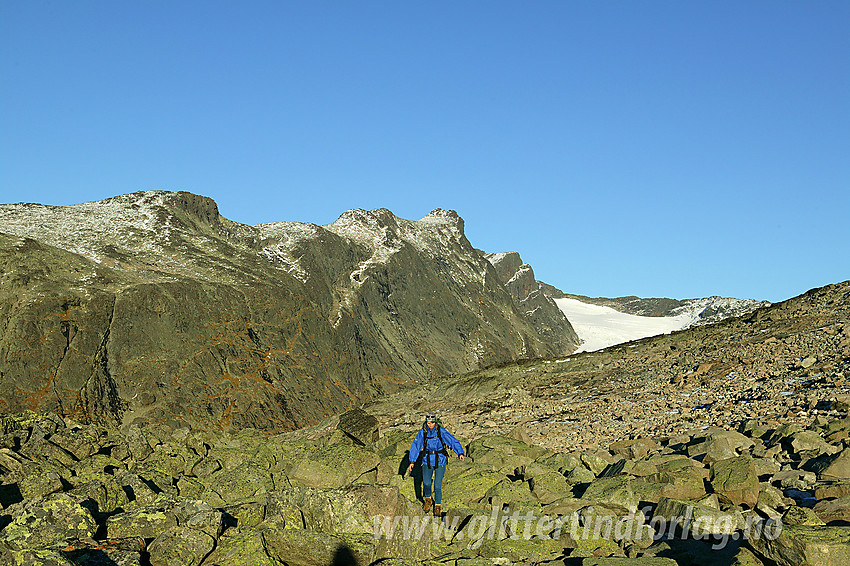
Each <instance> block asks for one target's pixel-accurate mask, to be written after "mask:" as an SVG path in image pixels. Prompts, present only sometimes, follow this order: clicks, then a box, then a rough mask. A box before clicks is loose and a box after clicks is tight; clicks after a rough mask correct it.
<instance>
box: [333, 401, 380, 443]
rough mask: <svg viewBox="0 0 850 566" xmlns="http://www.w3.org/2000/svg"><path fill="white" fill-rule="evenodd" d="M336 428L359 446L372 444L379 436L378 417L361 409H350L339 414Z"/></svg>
mask: <svg viewBox="0 0 850 566" xmlns="http://www.w3.org/2000/svg"><path fill="white" fill-rule="evenodd" d="M337 428H338V429H339V430H341V431H343V432H344V433H345V434H347V435H348V436H350V437H351V438H352V439H354V440H355V441H356V442H357V443H358V444H360V445H361V446H365V445H367V444H373V443H374V442H376V441H377V440H378V437H379V436H380V429H379V427H378V419H376V418H375V417H374V416H373V415H370V414H369V413H367V412H366V411H364V410H363V409H352V410H350V411H346V412H344V413H343V414H341V415H340V416H339V423H338V424H337Z"/></svg>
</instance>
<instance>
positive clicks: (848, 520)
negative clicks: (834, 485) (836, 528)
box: [814, 495, 850, 525]
mask: <svg viewBox="0 0 850 566" xmlns="http://www.w3.org/2000/svg"><path fill="white" fill-rule="evenodd" d="M814 512H815V513H816V514H817V516H818V517H820V518H821V519H822V520H823V521H824V522H825V523H826V524H828V525H850V495H845V496H844V497H839V498H838V499H828V500H824V501H818V502H817V504H816V505H815V507H814Z"/></svg>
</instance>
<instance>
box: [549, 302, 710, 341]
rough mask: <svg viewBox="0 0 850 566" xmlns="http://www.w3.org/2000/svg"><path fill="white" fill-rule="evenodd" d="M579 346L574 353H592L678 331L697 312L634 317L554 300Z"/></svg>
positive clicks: (581, 304)
mask: <svg viewBox="0 0 850 566" xmlns="http://www.w3.org/2000/svg"><path fill="white" fill-rule="evenodd" d="M555 304H557V305H558V308H560V309H561V312H563V313H564V315H565V316H566V317H567V320H569V321H570V323H571V324H572V325H573V328H574V329H575V331H576V334H578V337H579V339H581V341H582V343H581V345H580V346H579V349H578V350H577V351H578V352H595V351H596V350H602V349H605V348H607V347H609V346H614V345H615V344H622V343H624V342H631V341H632V340H638V339H640V338H646V337H647V336H656V335H658V334H668V333H670V332H673V331H676V330H682V329H683V328H687V327H688V326H690V325H691V324H693V323H694V322H695V321H696V320H697V319H698V318H699V312H700V311H697V312H694V311H687V312H683V313H682V314H679V315H676V316H637V315H633V314H626V313H622V312H619V311H616V310H614V309H612V308H610V307H603V306H598V305H591V304H589V303H583V302H581V301H579V300H577V299H555Z"/></svg>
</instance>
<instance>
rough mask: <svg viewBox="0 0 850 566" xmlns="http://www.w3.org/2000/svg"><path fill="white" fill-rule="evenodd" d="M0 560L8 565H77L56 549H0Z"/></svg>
mask: <svg viewBox="0 0 850 566" xmlns="http://www.w3.org/2000/svg"><path fill="white" fill-rule="evenodd" d="M0 560H3V564H7V565H8V566H77V565H76V564H75V563H74V562H71V561H70V560H69V559H68V558H66V557H65V556H63V554H62V553H61V552H60V551H58V550H47V549H40V550H31V549H28V550H8V551H4V550H3V549H0Z"/></svg>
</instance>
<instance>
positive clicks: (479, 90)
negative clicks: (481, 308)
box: [0, 0, 850, 301]
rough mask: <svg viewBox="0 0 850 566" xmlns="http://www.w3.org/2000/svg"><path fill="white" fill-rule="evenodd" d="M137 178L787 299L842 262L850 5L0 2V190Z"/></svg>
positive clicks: (289, 210)
mask: <svg viewBox="0 0 850 566" xmlns="http://www.w3.org/2000/svg"><path fill="white" fill-rule="evenodd" d="M141 189H169V190H186V191H191V192H194V193H198V194H202V195H207V196H210V197H212V198H214V199H215V200H216V201H217V202H218V205H219V210H220V211H221V213H222V214H223V215H224V216H226V217H227V218H230V219H232V220H236V221H239V222H244V223H247V224H257V223H261V222H272V221H283V220H287V221H303V222H313V223H317V224H327V223H330V222H332V221H334V220H335V219H336V218H337V217H338V216H339V214H341V213H342V212H343V211H345V210H347V209H350V208H365V209H371V208H380V207H384V208H388V209H390V210H392V211H393V212H394V213H395V214H396V215H398V216H401V217H403V218H410V219H418V218H421V217H422V216H424V215H426V214H427V213H428V212H429V211H430V210H432V209H434V208H437V207H440V208H444V209H455V210H457V211H458V212H459V213H460V215H461V216H462V217H463V218H464V219H465V220H466V232H467V236H468V237H469V239H470V241H471V242H472V243H473V245H475V246H476V247H479V248H481V249H484V250H486V251H491V252H496V251H509V250H515V251H519V252H520V253H521V254H522V256H523V258H524V259H525V261H527V262H528V263H530V264H531V265H532V267H534V269H535V273H536V275H537V277H538V279H541V280H543V281H546V282H548V283H551V284H553V285H555V286H557V287H559V288H561V289H563V290H565V291H568V292H574V293H581V294H587V295H593V296H618V295H629V294H635V295H640V296H668V297H675V298H687V297H703V296H709V295H723V296H733V297H742V298H743V297H752V298H758V299H767V300H772V301H778V300H783V299H786V298H789V297H791V296H794V295H797V294H799V293H801V292H804V291H806V290H807V289H809V288H812V287H816V286H820V285H824V284H827V283H831V282H838V281H842V280H846V279H848V278H850V249H848V248H850V2H846V1H835V2H825V1H814V2H798V1H793V2H785V1H769V2H747V1H737V0H736V1H734V2H723V1H716V0H711V1H705V2H697V1H693V2H679V1H675V2H673V1H663V2H661V1H646V2H633V1H624V2H617V1H600V2H590V1H581V2H579V1H566V0H564V1H557V2H554V1H553V2H517V1H510V2H506V1H486V2H483V1H465V2H456V1H452V2H413V1H386V2H375V1H356V2H349V1H344V2H343V1H339V2H322V1H316V2H287V1H270V2H236V1H228V2H221V1H198V2H189V1H178V0H171V1H145V2H115V1H112V0H110V1H103V2H91V1H86V0H75V1H73V2H69V1H64V0H63V1H58V2H45V1H37V0H35V1H26V2H23V1H5V2H0V202H3V203H9V202H20V201H27V202H40V203H44V204H55V205H62V204H73V203H78V202H85V201H91V200H99V199H102V198H107V197H110V196H114V195H117V194H122V193H129V192H133V191H137V190H141Z"/></svg>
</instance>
